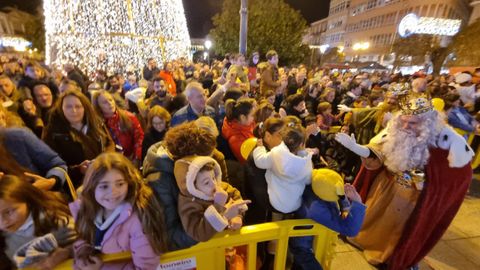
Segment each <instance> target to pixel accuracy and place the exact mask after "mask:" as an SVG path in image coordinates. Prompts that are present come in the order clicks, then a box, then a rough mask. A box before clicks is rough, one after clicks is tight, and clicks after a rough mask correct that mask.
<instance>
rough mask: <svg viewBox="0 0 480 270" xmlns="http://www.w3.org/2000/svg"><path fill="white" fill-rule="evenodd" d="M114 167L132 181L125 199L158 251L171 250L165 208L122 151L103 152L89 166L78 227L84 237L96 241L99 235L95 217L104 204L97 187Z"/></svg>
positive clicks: (81, 196)
mask: <svg viewBox="0 0 480 270" xmlns="http://www.w3.org/2000/svg"><path fill="white" fill-rule="evenodd" d="M111 170H117V171H119V172H120V173H121V174H122V175H123V177H124V179H125V181H126V182H127V185H128V191H127V195H126V197H125V202H128V203H130V204H131V206H132V209H133V212H134V213H136V214H137V215H138V217H139V219H140V221H141V223H142V229H143V233H144V234H145V235H146V236H147V238H148V241H149V243H150V246H151V247H152V249H153V250H154V251H155V252H156V253H161V252H164V251H166V250H167V244H166V239H167V237H166V231H167V228H166V226H165V223H164V214H163V208H162V206H161V205H160V203H159V202H158V200H157V198H156V197H155V195H154V193H153V191H152V189H151V188H150V187H149V186H148V185H147V184H146V183H145V182H144V181H143V179H142V176H141V175H140V172H139V171H138V170H137V169H136V168H135V167H134V166H133V164H132V163H131V162H130V161H129V160H128V159H127V158H126V157H124V156H123V155H121V154H119V153H103V154H101V155H99V156H98V157H97V158H96V159H95V160H94V161H93V162H92V164H90V166H89V167H88V170H87V172H86V174H85V178H84V180H83V191H82V193H81V194H80V200H81V206H80V210H79V211H78V215H77V222H76V223H75V228H76V230H77V231H78V233H79V236H80V238H82V239H83V240H85V241H87V242H88V243H90V244H93V242H94V238H95V225H94V219H95V216H96V214H97V213H98V212H99V211H100V210H101V209H102V206H101V205H100V204H98V202H97V201H96V200H95V189H96V187H97V186H98V184H99V183H100V180H101V179H102V178H103V177H104V176H105V174H107V172H109V171H111Z"/></svg>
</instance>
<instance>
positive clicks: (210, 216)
mask: <svg viewBox="0 0 480 270" xmlns="http://www.w3.org/2000/svg"><path fill="white" fill-rule="evenodd" d="M203 215H204V216H205V219H206V220H207V221H208V223H210V225H212V227H213V228H214V229H215V230H216V231H217V232H221V231H223V230H224V229H225V228H226V227H227V226H228V220H227V219H226V218H225V217H224V216H222V215H220V213H218V211H217V209H215V207H214V206H213V205H210V206H209V207H208V208H207V210H205V212H204V213H203Z"/></svg>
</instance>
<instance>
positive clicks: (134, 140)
mask: <svg viewBox="0 0 480 270" xmlns="http://www.w3.org/2000/svg"><path fill="white" fill-rule="evenodd" d="M123 112H124V113H126V114H127V117H128V118H129V120H130V123H131V125H132V127H131V128H130V129H129V130H126V131H122V130H120V116H119V115H118V110H117V111H116V112H115V114H114V115H113V116H112V117H110V118H107V119H105V123H106V125H107V127H108V130H109V131H110V135H112V139H113V140H114V141H115V143H116V144H119V145H121V146H122V147H123V155H124V156H126V157H128V158H129V159H131V160H134V159H137V160H140V161H141V160H142V143H143V129H142V126H141V125H140V122H138V119H137V117H135V115H133V114H132V113H131V112H128V111H123Z"/></svg>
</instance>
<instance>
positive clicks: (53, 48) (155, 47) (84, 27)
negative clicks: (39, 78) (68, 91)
mask: <svg viewBox="0 0 480 270" xmlns="http://www.w3.org/2000/svg"><path fill="white" fill-rule="evenodd" d="M44 11H45V31H46V37H45V38H46V52H45V54H46V60H47V63H48V64H53V65H57V66H59V65H62V64H64V63H67V62H69V63H73V64H75V65H77V66H78V67H79V68H80V69H81V70H83V71H87V72H88V73H91V72H93V71H94V70H96V69H104V70H107V71H108V72H110V73H111V72H117V71H125V70H133V69H139V68H141V67H142V66H143V65H144V64H145V62H146V60H147V59H148V58H149V57H153V58H155V59H157V61H159V62H164V61H168V60H172V59H177V58H179V57H188V56H189V49H190V37H189V34H188V29H187V22H186V19H185V12H184V9H183V3H182V0H44Z"/></svg>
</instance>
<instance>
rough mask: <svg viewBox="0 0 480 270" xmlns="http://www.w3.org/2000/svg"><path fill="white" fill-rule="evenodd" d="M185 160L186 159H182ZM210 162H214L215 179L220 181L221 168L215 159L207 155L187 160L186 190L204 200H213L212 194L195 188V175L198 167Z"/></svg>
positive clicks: (198, 169)
mask: <svg viewBox="0 0 480 270" xmlns="http://www.w3.org/2000/svg"><path fill="white" fill-rule="evenodd" d="M184 162H187V161H184ZM210 162H212V163H213V164H215V168H214V169H213V171H214V173H215V181H216V182H217V183H220V182H221V181H222V170H221V169H220V165H218V163H217V161H216V160H215V159H213V158H211V157H208V156H196V157H194V158H193V159H192V161H190V162H189V164H190V165H188V169H187V174H186V175H185V182H186V183H185V184H186V187H187V191H188V192H189V193H190V194H192V196H194V197H196V198H199V199H202V200H206V201H211V200H213V198H212V196H209V195H207V194H205V193H203V192H201V191H200V190H198V189H197V188H195V178H196V177H197V174H198V172H199V171H200V169H201V168H202V167H203V166H204V165H205V164H207V163H210Z"/></svg>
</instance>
